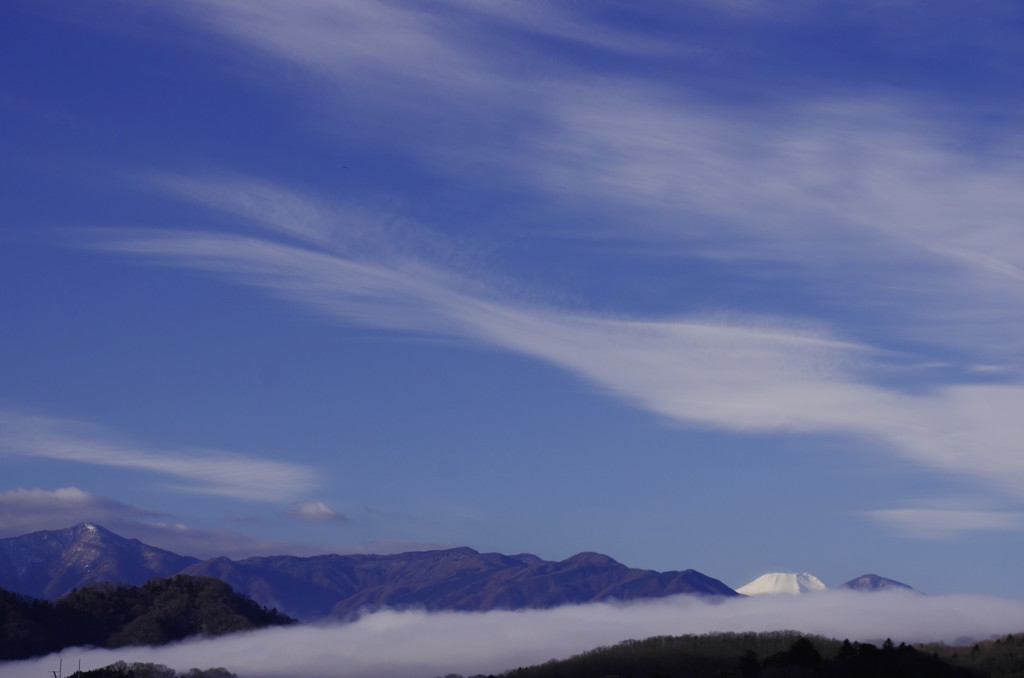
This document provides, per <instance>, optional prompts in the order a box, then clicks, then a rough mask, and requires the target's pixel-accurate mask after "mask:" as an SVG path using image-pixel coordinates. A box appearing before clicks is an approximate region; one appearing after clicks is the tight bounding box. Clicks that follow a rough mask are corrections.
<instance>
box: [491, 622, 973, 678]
mask: <svg viewBox="0 0 1024 678" xmlns="http://www.w3.org/2000/svg"><path fill="white" fill-rule="evenodd" d="M987 675H989V674H985V673H981V672H976V671H972V670H970V669H968V668H965V667H962V666H955V665H953V664H952V663H948V662H947V661H944V660H943V659H941V658H939V657H938V656H936V655H935V654H932V653H927V652H921V651H919V650H917V649H915V648H913V647H911V646H909V645H902V644H901V645H899V646H896V645H894V644H893V643H892V642H891V641H886V642H885V643H884V644H883V645H882V646H881V647H879V646H876V645H873V644H870V643H851V642H849V641H838V640H833V639H830V638H822V637H817V636H804V635H801V634H799V633H797V632H794V631H774V632H768V633H712V634H707V635H699V636H695V635H689V636H659V637H654V638H648V639H647V640H628V641H625V642H622V643H619V644H617V645H614V646H611V647H601V648H597V649H595V650H591V651H590V652H586V653H583V654H580V655H577V656H575V657H571V658H569V659H565V660H557V661H556V660H552V661H549V662H547V663H545V664H541V665H539V666H531V667H526V668H518V669H514V670H511V671H507V672H506V673H505V674H503V676H502V678H592V677H593V676H616V677H620V676H621V677H623V678H625V677H626V676H630V677H631V678H664V677H668V676H687V678H722V677H723V676H733V677H736V678H787V677H790V676H792V677H794V678H897V677H899V678H910V677H913V678H982V677H983V676H987ZM478 678H484V677H478ZM487 678H491V677H487Z"/></svg>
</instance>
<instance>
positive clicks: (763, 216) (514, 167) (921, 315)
mask: <svg viewBox="0 0 1024 678" xmlns="http://www.w3.org/2000/svg"><path fill="white" fill-rule="evenodd" d="M762 4H763V3H732V4H731V5H727V4H723V3H718V6H720V8H722V7H727V6H732V7H734V8H735V7H738V6H739V5H743V6H745V7H748V8H755V7H760V6H761V5H762ZM175 11H176V12H178V13H179V14H181V15H182V16H183V17H184V19H185V20H186V21H188V22H189V23H192V24H197V25H201V26H203V27H205V28H206V29H209V30H211V31H213V32H215V33H216V34H218V35H220V36H226V37H228V38H230V39H232V40H235V41H238V42H240V43H241V44H243V45H245V46H247V47H248V48H250V49H252V50H255V51H257V52H259V53H262V54H264V55H269V56H270V57H271V58H272V59H275V60H284V61H286V62H288V63H291V64H298V65H299V66H301V67H302V68H303V69H305V70H306V72H308V73H310V74H314V75H315V76H316V81H317V84H316V85H314V86H313V87H312V88H311V94H312V96H314V97H316V98H317V99H318V100H319V101H320V102H321V104H320V105H322V102H323V101H328V102H330V101H335V92H336V90H338V89H344V90H345V91H350V90H352V89H359V90H360V91H361V92H365V93H366V94H365V95H364V96H363V97H360V101H359V102H358V103H354V102H352V101H351V98H350V97H348V98H346V99H345V103H344V104H343V105H344V106H345V107H346V109H345V110H346V111H349V110H351V108H352V107H353V106H354V107H355V108H356V109H358V111H359V112H360V113H361V114H363V115H366V116H367V117H368V118H369V119H373V120H377V119H379V117H378V116H381V115H384V116H388V119H389V120H394V121H396V122H399V123H401V122H403V121H404V122H408V120H410V119H412V118H416V119H419V118H428V119H430V120H431V121H432V124H437V125H440V126H441V127H442V128H445V129H458V130H459V134H461V135H467V137H466V138H467V140H466V143H467V144H470V145H472V147H473V149H474V152H473V156H474V161H473V163H471V164H470V165H471V167H472V170H471V171H472V172H473V173H474V175H480V174H481V173H480V172H479V171H478V167H479V166H480V165H485V166H487V167H489V168H490V169H491V170H492V172H493V174H492V173H483V174H484V175H486V176H487V177H488V181H493V179H494V176H501V177H503V179H504V180H506V181H509V182H513V183H519V184H523V185H526V186H528V187H529V188H530V189H532V190H535V191H538V192H539V193H541V194H542V195H545V196H550V195H552V194H554V195H557V196H561V197H563V198H564V199H566V200H567V201H570V202H571V204H572V205H574V206H578V205H587V204H599V205H601V206H602V207H603V206H606V205H609V204H612V205H617V206H619V207H620V208H621V214H622V218H621V219H620V220H619V222H618V223H609V222H608V220H607V219H587V220H586V221H587V222H588V223H593V224H594V225H593V226H590V227H589V228H590V234H591V235H603V234H607V233H609V232H611V233H613V234H614V235H615V236H616V237H622V236H625V237H630V238H637V239H645V240H648V241H652V242H654V243H657V244H658V246H659V249H660V250H662V251H663V250H666V249H670V248H671V247H673V246H675V247H676V248H678V250H679V251H680V252H685V256H690V257H692V256H704V257H707V258H713V259H716V260H718V261H720V262H722V261H735V260H736V259H746V260H749V261H760V262H764V261H769V262H772V261H783V262H786V263H789V264H798V265H800V266H802V267H804V268H805V270H804V273H805V274H810V275H812V276H813V277H815V278H816V279H829V276H834V275H835V273H834V268H833V266H832V264H834V263H837V262H838V263H844V264H847V265H845V266H842V267H841V270H842V272H843V276H844V277H843V281H842V285H837V286H833V285H819V286H818V288H819V289H820V290H821V292H820V293H821V294H833V295H838V296H842V298H843V300H844V303H845V304H847V305H853V306H855V307H859V308H863V307H868V308H871V309H873V310H874V311H875V312H880V313H884V314H885V317H886V318H887V319H888V320H889V321H890V325H891V326H890V331H898V332H899V333H901V334H902V335H904V336H910V337H911V338H913V339H915V340H925V341H927V342H929V343H932V344H939V345H945V346H950V345H952V346H956V347H958V348H963V347H968V348H972V349H975V350H977V349H984V350H986V351H991V353H992V354H991V355H989V356H987V357H985V359H986V360H999V361H1002V360H1012V361H1016V360H1019V356H1020V353H1019V341H1017V338H1018V337H1019V336H1021V334H1024V314H1022V312H1021V309H1022V308H1024V287H1022V286H1021V284H1020V283H1021V280H1022V275H1024V237H1022V235H1021V234H1022V230H1021V228H1020V215H1021V214H1024V194H1022V192H1021V191H1020V190H1019V185H1020V183H1021V177H1022V176H1024V160H1022V158H1024V149H1022V147H1021V142H1020V138H1019V135H1017V134H1016V131H1015V130H1009V131H1007V132H1006V133H1005V136H1006V138H1005V139H1001V140H996V141H992V142H989V144H988V148H997V149H998V151H997V152H990V151H986V150H984V149H983V148H979V145H977V144H970V143H961V140H960V139H958V138H957V131H956V125H955V123H947V122H943V118H947V119H948V118H949V116H948V112H946V111H943V109H942V107H941V105H940V104H937V103H934V102H929V101H927V100H925V99H922V98H911V97H909V96H900V95H896V94H892V93H888V94H881V93H879V92H877V91H870V92H856V91H854V92H849V91H848V92H840V93H837V94H834V95H832V96H831V97H830V98H823V97H821V96H820V95H819V94H817V93H814V92H809V91H807V90H802V89H801V90H797V91H790V92H782V93H775V96H773V97H772V103H766V104H765V105H763V106H761V107H751V106H744V107H743V108H737V107H731V106H727V105H723V104H717V105H712V104H710V103H708V102H707V100H706V99H705V98H703V97H702V96H701V95H700V93H699V92H697V91H689V90H682V89H678V88H676V89H669V88H667V87H666V86H665V85H664V83H663V82H660V81H658V80H656V79H655V76H650V77H645V76H636V77H633V78H629V79H627V78H615V77H610V76H608V75H607V74H606V73H595V72H592V71H590V70H588V69H587V68H586V66H585V64H579V63H574V62H571V61H570V60H569V59H568V58H567V57H563V59H564V60H559V59H558V58H556V57H555V56H553V55H552V54H547V53H543V54H542V53H539V52H537V47H536V46H535V45H534V46H532V47H527V46H524V49H523V50H522V51H523V53H524V54H530V55H532V58H534V59H538V60H540V61H541V62H542V63H545V64H549V65H550V70H551V72H550V73H548V74H547V75H546V77H544V78H537V77H536V74H537V69H536V68H535V67H533V65H532V64H531V67H528V68H516V67H515V65H514V64H509V63H508V53H507V52H498V51H497V50H495V51H491V50H488V49H487V47H486V45H485V44H483V41H481V39H480V37H479V36H481V35H484V34H488V32H495V33H496V34H503V33H502V32H512V33H515V32H522V33H525V34H533V35H542V36H543V35H548V36H550V35H563V36H568V37H571V38H573V39H587V38H584V37H583V36H591V37H590V41H591V42H592V43H593V44H595V45H597V46H599V47H601V48H604V49H607V50H610V51H616V52H619V53H620V54H621V53H636V52H637V51H638V50H637V49H636V46H637V45H639V44H640V43H641V42H642V41H641V40H639V39H638V36H636V35H633V34H631V33H630V32H629V31H628V30H626V29H622V30H619V29H607V28H605V29H602V31H597V32H595V31H594V30H592V29H594V28H596V26H591V25H590V24H591V22H589V21H588V19H587V10H585V9H580V10H578V11H576V12H575V13H574V14H572V15H568V14H567V13H566V12H565V11H564V10H563V9H561V8H554V9H553V8H551V7H549V6H546V5H537V4H531V5H529V6H528V7H527V8H524V7H522V6H518V5H516V6H514V7H513V6H512V5H509V4H508V3H501V2H497V3H489V2H483V3H472V2H446V3H440V4H436V5H432V7H431V9H429V10H425V9H424V8H422V7H421V6H417V5H415V4H408V3H402V2H394V3H376V2H364V1H362V0H357V1H354V2H346V3H330V2H326V1H324V0H304V1H301V2H292V3H287V4H281V3H276V2H272V1H270V0H254V1H253V2H240V1H239V0H197V1H192V2H187V3H179V4H178V5H177V9H176V10H175ZM800 14H801V12H797V13H796V14H795V15H787V16H789V18H799V15H800ZM750 16H751V17H752V18H756V19H758V20H774V18H777V16H778V12H777V11H775V10H773V11H772V12H771V13H766V12H762V11H760V10H758V11H754V12H753V13H752V14H751V15H750ZM903 20H908V19H907V18H906V17H904V18H903ZM580 26H586V30H580V28H579V27H580ZM505 37H506V38H508V37H509V36H507V35H506V36H505ZM640 51H642V50H640ZM670 51H672V50H670ZM685 53H686V50H685V49H680V48H678V47H677V48H676V49H675V50H674V52H673V56H672V58H675V59H681V61H680V63H685V56H684V55H685ZM371 83H372V85H373V86H372V87H370V86H365V87H364V85H369V84H371ZM413 102H415V103H413ZM339 105H342V104H339ZM468 111H472V115H467V112H468ZM481 111H490V112H491V114H490V115H486V114H485V115H481ZM491 118H493V119H497V120H516V121H517V122H516V123H515V125H514V127H515V129H516V134H515V136H514V141H513V142H510V143H503V142H500V141H495V140H494V137H495V136H496V135H495V134H494V133H493V130H491V129H488V128H487V126H486V123H480V122H475V123H473V124H470V125H467V120H474V121H479V120H486V119H491ZM523 120H531V121H534V123H525V122H521V121H523ZM474 125H475V126H479V129H477V128H476V127H474ZM469 128H472V129H469ZM388 129H389V130H390V131H391V132H392V133H393V134H394V135H396V136H397V137H401V142H400V143H401V146H402V150H403V152H406V153H413V154H415V155H417V159H418V161H420V162H423V163H425V164H426V165H428V166H433V167H435V168H436V169H437V171H440V172H446V173H447V172H452V171H465V170H458V169H454V170H453V169H451V168H464V167H465V166H466V163H465V162H464V161H460V162H453V161H452V155H451V150H450V149H449V148H448V145H449V142H448V140H447V137H445V136H444V135H440V136H437V137H436V138H445V139H446V141H445V142H444V143H443V144H438V143H437V142H436V141H433V140H432V139H434V138H435V137H434V135H429V134H427V135H424V134H422V133H421V127H420V126H419V125H409V127H408V129H414V130H415V133H414V134H408V133H403V132H401V131H399V130H401V129H402V125H401V124H396V125H391V126H389V128H388ZM473 129H475V130H476V131H472V130H473ZM998 133H999V132H996V134H998ZM474 134H476V135H478V136H473V135H474ZM498 136H500V135H498ZM391 141H394V140H391ZM459 152H461V151H459ZM466 179H467V180H469V181H477V178H476V176H470V177H466ZM579 221H581V220H577V223H578V222H579ZM850 263H853V264H855V266H854V267H851V266H849V265H848V264H850ZM833 287H839V288H841V289H844V290H849V289H852V290H854V291H855V292H854V293H852V294H843V293H841V292H836V291H833ZM825 290H830V291H829V292H826V291H825ZM1007 353H1010V354H1011V357H1008V356H1007V355H1006V354H1007Z"/></svg>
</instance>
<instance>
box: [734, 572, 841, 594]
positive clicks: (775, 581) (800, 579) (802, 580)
mask: <svg viewBox="0 0 1024 678" xmlns="http://www.w3.org/2000/svg"><path fill="white" fill-rule="evenodd" d="M827 590H828V587H827V586H825V583H824V582H822V581H821V580H820V579H818V578H817V577H815V576H814V575H813V574H810V573H808V572H769V573H767V574H762V575H761V576H760V577H758V578H757V579H755V580H754V581H752V582H750V583H748V584H744V585H743V586H741V587H739V588H738V589H736V592H737V593H742V594H743V595H745V596H759V595H778V594H788V595H798V594H801V593H817V592H819V591H827Z"/></svg>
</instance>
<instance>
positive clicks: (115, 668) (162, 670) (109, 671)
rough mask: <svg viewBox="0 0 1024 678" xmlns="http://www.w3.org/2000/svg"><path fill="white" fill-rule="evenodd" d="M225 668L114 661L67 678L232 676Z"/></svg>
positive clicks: (194, 677) (192, 677) (216, 677)
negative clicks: (183, 668) (180, 667)
mask: <svg viewBox="0 0 1024 678" xmlns="http://www.w3.org/2000/svg"><path fill="white" fill-rule="evenodd" d="M234 677H235V674H234V673H231V672H230V671H228V670H227V669H225V668H221V667H217V668H215V669H189V670H188V671H182V672H177V671H175V670H174V669H172V668H170V667H168V666H164V665H163V664H151V663H149V662H114V663H113V664H111V665H110V666H104V667H103V668H101V669H93V670H92V671H76V672H75V673H72V674H71V675H70V676H68V678H234Z"/></svg>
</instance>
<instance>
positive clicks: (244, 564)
mask: <svg viewBox="0 0 1024 678" xmlns="http://www.w3.org/2000/svg"><path fill="white" fill-rule="evenodd" d="M174 574H187V575H193V576H208V577H214V578H216V579H219V580H221V581H223V582H225V583H227V584H228V585H229V586H231V587H232V588H233V589H234V590H235V591H237V592H238V593H241V594H244V595H246V596H248V597H250V598H252V599H253V600H254V601H256V602H257V603H259V604H260V605H263V606H266V607H268V608H276V609H278V610H280V611H281V612H283V613H285V614H288V615H291V616H293V617H296V618H298V619H300V620H307V621H308V620H314V619H320V618H324V617H332V618H336V619H349V618H352V617H354V616H355V615H357V614H358V613H360V612H361V611H365V610H374V609H380V608H384V607H389V608H418V609H425V610H462V611H483V610H492V609H508V610H515V609H523V608H545V607H556V606H559V605H566V604H579V603H589V602H598V601H605V600H633V599H638V598H660V597H664V596H671V595H676V594H683V593H685V594H695V595H703V596H721V597H732V596H738V595H740V594H739V593H737V592H736V591H734V590H733V589H731V588H729V587H728V586H726V585H725V584H723V583H722V582H721V581H719V580H717V579H714V578H712V577H709V576H707V575H705V574H702V573H700V572H697V571H696V570H683V571H669V572H656V571H653V570H641V569H635V568H630V567H627V566H626V565H623V564H622V563H619V562H617V561H615V560H614V559H612V558H610V557H608V556H605V555H601V554H598V553H589V552H588V553H579V554H576V555H575V556H572V557H571V558H568V559H566V560H563V561H558V562H556V561H547V560H543V559H541V558H538V557H537V556H534V555H530V554H519V555H512V556H509V555H503V554H500V553H479V552H477V551H475V550H473V549H471V548H465V547H462V548H452V549H444V550H437V551H415V552H410V553H400V554H395V555H366V554H360V555H322V556H311V557H298V556H266V557H253V558H245V559H241V560H231V559H229V558H226V557H219V558H211V559H208V560H200V559H198V558H193V557H189V556H182V555H178V554H176V553H172V552H170V551H165V550H163V549H159V548H155V547H153V546H149V545H147V544H144V543H142V542H141V541H138V540H137V539H126V538H124V537H121V536H119V535H117V534H115V533H113V532H111V531H109V530H107V529H105V528H103V527H101V526H99V525H96V524H95V523H82V524H79V525H76V526H74V527H70V528H67V529H63V530H53V531H42V532H34V533H32V534H27V535H23V536H20V537H11V538H7V539H0V588H3V589H6V590H8V591H12V592H16V593H20V594H24V595H29V596H33V597H37V598H46V599H50V600H53V599H56V598H58V597H60V596H62V595H65V594H66V593H68V592H70V591H72V590H73V589H76V588H78V587H81V586H84V585H87V584H90V583H96V582H118V583H123V584H131V585H134V586H138V585H141V584H143V583H145V582H146V581H148V580H150V579H153V578H155V577H167V576H170V575H174ZM871 577H876V575H865V577H861V578H859V579H857V580H851V582H848V583H847V585H850V584H852V583H853V582H857V581H860V580H862V579H863V580H865V581H868V583H866V584H863V585H856V586H850V588H855V589H858V590H876V589H878V588H885V587H886V586H888V585H883V584H882V583H880V580H883V579H884V578H878V577H876V580H879V581H876V580H870V578H871ZM869 580H870V581H869ZM884 581H886V582H891V580H884ZM871 582H874V583H873V584H872V583H871ZM819 583H820V582H819ZM892 584H894V585H898V582H892ZM822 586H824V585H822ZM900 586H905V585H900ZM908 588H909V587H908Z"/></svg>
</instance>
